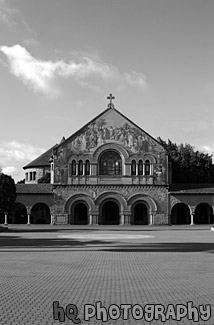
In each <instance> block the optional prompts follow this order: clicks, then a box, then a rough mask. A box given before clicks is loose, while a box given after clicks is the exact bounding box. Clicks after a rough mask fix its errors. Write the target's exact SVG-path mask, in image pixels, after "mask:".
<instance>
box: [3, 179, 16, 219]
mask: <svg viewBox="0 0 214 325" xmlns="http://www.w3.org/2000/svg"><path fill="white" fill-rule="evenodd" d="M15 200H16V186H15V182H14V179H13V178H12V177H11V176H8V175H5V174H3V173H0V213H1V214H4V212H10V211H11V210H12V208H13V206H14V203H15Z"/></svg>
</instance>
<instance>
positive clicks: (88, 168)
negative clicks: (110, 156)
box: [85, 160, 90, 176]
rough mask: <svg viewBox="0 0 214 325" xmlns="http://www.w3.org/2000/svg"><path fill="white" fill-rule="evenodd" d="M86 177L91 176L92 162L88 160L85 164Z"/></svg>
mask: <svg viewBox="0 0 214 325" xmlns="http://www.w3.org/2000/svg"><path fill="white" fill-rule="evenodd" d="M85 175H86V176H87V175H90V161H89V160H86V162H85Z"/></svg>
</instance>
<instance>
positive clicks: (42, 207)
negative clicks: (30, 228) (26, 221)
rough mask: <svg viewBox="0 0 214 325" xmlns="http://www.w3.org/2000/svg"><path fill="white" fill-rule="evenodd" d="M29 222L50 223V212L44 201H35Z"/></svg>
mask: <svg viewBox="0 0 214 325" xmlns="http://www.w3.org/2000/svg"><path fill="white" fill-rule="evenodd" d="M30 219H31V220H30V223H32V224H50V223H51V213H50V209H49V207H48V206H47V204H45V203H37V204H35V205H34V206H33V207H32V210H31V218H30Z"/></svg>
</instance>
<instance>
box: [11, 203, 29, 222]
mask: <svg viewBox="0 0 214 325" xmlns="http://www.w3.org/2000/svg"><path fill="white" fill-rule="evenodd" d="M14 223H17V224H26V223H27V209H26V207H25V206H24V204H22V203H15V210H14Z"/></svg>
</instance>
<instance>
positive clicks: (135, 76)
mask: <svg viewBox="0 0 214 325" xmlns="http://www.w3.org/2000/svg"><path fill="white" fill-rule="evenodd" d="M124 77H125V80H126V81H127V83H128V84H129V85H130V86H134V87H139V88H142V89H144V90H146V89H147V87H148V86H147V80H146V76H145V75H144V74H142V73H138V72H135V71H131V72H124Z"/></svg>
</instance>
